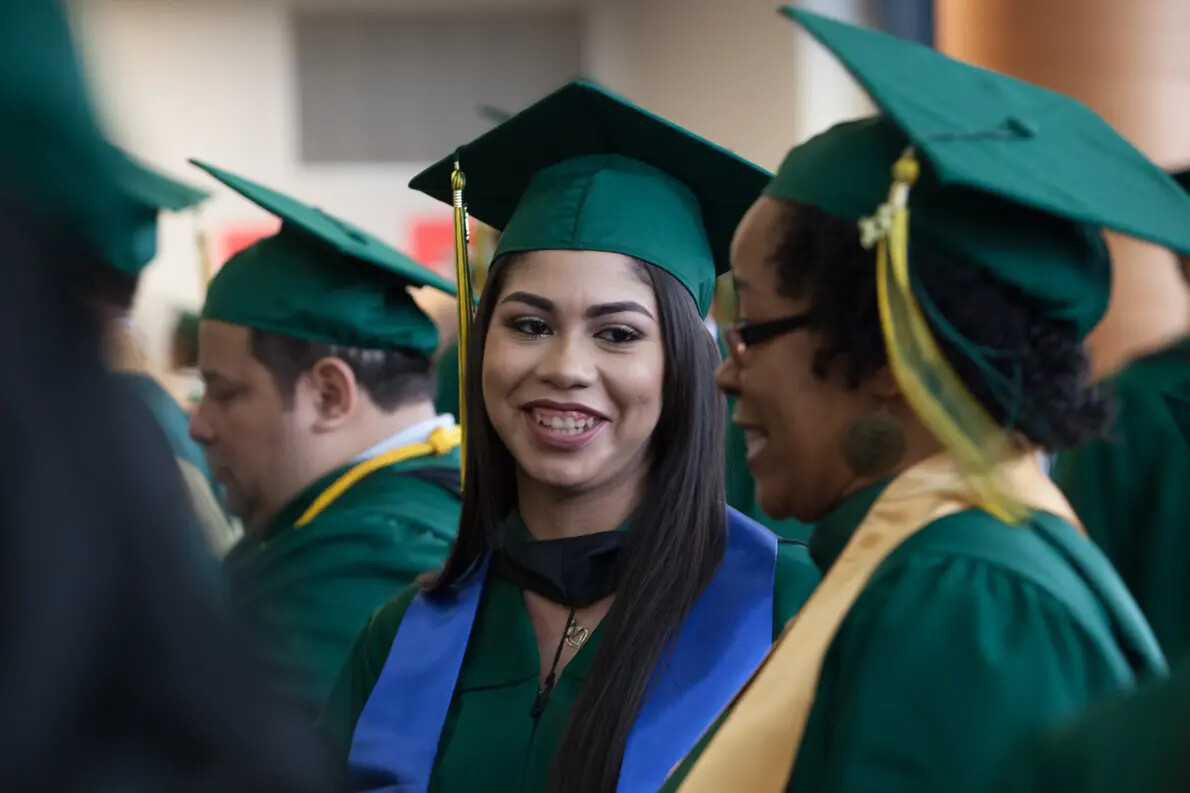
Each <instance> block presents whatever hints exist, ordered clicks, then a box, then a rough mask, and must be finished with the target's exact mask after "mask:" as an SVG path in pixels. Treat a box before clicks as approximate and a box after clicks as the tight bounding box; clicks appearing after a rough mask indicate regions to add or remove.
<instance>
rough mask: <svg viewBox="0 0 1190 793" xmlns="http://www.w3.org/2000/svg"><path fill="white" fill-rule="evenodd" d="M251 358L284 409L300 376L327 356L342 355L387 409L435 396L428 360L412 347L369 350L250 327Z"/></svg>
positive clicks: (344, 360)
mask: <svg viewBox="0 0 1190 793" xmlns="http://www.w3.org/2000/svg"><path fill="white" fill-rule="evenodd" d="M251 349H252V356H253V357H254V358H256V359H257V360H258V361H260V362H261V363H262V364H263V365H264V367H265V368H266V369H268V370H269V373H270V374H271V375H272V376H273V382H275V383H276V384H277V390H278V391H280V392H281V398H282V400H283V401H284V403H285V407H286V408H289V407H292V406H293V399H294V393H295V390H296V388H297V381H298V379H299V378H300V377H301V376H302V375H303V374H305V373H306V372H308V371H310V369H311V368H313V366H314V364H316V363H318V362H319V361H321V360H322V359H323V358H338V359H339V360H341V361H343V362H344V363H345V364H347V365H348V366H350V367H351V371H352V373H353V374H354V375H355V379H356V382H358V383H359V384H360V387H361V388H363V389H364V391H365V392H366V393H367V394H368V396H369V397H370V398H371V399H372V401H373V402H375V403H376V406H377V407H379V408H380V409H381V410H383V411H384V412H385V413H392V412H393V411H394V410H396V409H397V408H399V407H401V406H403V405H408V404H411V403H414V402H421V401H424V400H431V399H433V398H434V387H435V385H434V370H433V366H432V364H431V362H430V359H429V358H428V357H426V356H424V355H422V354H420V353H416V352H413V351H411V350H368V349H363V348H360V347H347V346H342V345H337V344H325V343H323V342H317V341H310V340H308V339H299V338H297V337H296V336H287V335H285V334H282V333H273V332H271V331H266V330H258V329H256V328H253V329H252V338H251Z"/></svg>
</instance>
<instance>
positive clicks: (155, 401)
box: [112, 372, 219, 493]
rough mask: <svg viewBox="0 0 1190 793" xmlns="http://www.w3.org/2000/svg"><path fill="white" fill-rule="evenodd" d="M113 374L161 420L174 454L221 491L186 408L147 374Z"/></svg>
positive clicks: (215, 489) (160, 422)
mask: <svg viewBox="0 0 1190 793" xmlns="http://www.w3.org/2000/svg"><path fill="white" fill-rule="evenodd" d="M112 376H113V377H116V378H118V379H119V380H122V381H123V382H124V383H126V384H127V385H128V386H129V387H130V388H131V389H132V391H133V393H135V394H136V396H137V397H138V398H139V399H140V400H141V402H143V403H144V404H145V406H146V407H148V408H149V412H150V413H152V414H153V418H155V419H156V420H157V424H158V426H160V427H161V431H162V432H163V433H165V439H166V440H167V441H168V442H169V447H170V449H172V450H173V453H174V457H177V458H178V459H180V460H185V461H186V462H188V463H190V464H191V465H193V466H194V467H195V468H197V469H198V470H199V471H200V472H201V473H202V475H203V476H205V477H206V478H207V479H208V480H210V481H211V487H212V490H213V492H215V493H218V492H219V489H218V488H217V487H216V485H215V481H214V480H213V479H212V478H211V469H210V467H209V466H208V465H207V456H206V454H204V453H203V450H202V449H201V448H200V447H199V445H198V444H197V443H195V442H194V439H193V438H191V437H190V416H188V415H187V414H186V411H184V410H182V408H181V406H180V405H178V403H177V402H175V401H174V398H173V397H172V396H170V395H169V393H168V392H167V391H166V390H165V389H164V388H162V387H161V384H160V383H158V382H157V381H156V380H155V379H154V378H152V377H151V376H149V375H147V374H142V373H140V372H113V373H112Z"/></svg>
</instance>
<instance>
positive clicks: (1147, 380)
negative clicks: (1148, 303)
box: [1053, 340, 1190, 658]
mask: <svg viewBox="0 0 1190 793" xmlns="http://www.w3.org/2000/svg"><path fill="white" fill-rule="evenodd" d="M1111 385H1112V387H1113V390H1114V392H1115V395H1116V399H1117V402H1118V406H1119V413H1118V416H1117V418H1116V423H1115V426H1114V428H1113V429H1112V433H1111V436H1110V438H1109V439H1107V440H1102V441H1090V442H1087V443H1084V444H1082V445H1081V446H1078V447H1076V448H1074V449H1072V450H1070V451H1066V452H1063V453H1062V454H1060V455H1058V457H1057V459H1056V461H1055V463H1054V469H1053V478H1054V481H1055V482H1057V483H1058V485H1059V487H1061V488H1062V490H1063V492H1064V493H1065V494H1066V497H1067V499H1069V501H1070V503H1071V505H1072V506H1073V507H1074V509H1075V511H1076V512H1077V513H1078V515H1079V517H1080V518H1081V519H1082V521H1083V524H1084V526H1086V529H1087V533H1088V535H1090V537H1091V538H1092V539H1093V540H1095V542H1096V543H1098V545H1099V546H1100V547H1101V548H1102V549H1103V551H1104V553H1105V554H1107V557H1108V558H1109V559H1111V561H1112V563H1113V564H1114V565H1115V566H1116V569H1117V570H1119V571H1120V575H1121V577H1122V578H1123V579H1124V582H1125V583H1126V584H1127V585H1128V587H1129V589H1130V590H1131V591H1132V594H1133V596H1134V597H1135V598H1136V600H1137V602H1138V603H1139V604H1140V606H1141V608H1142V609H1143V610H1144V612H1145V615H1146V616H1147V617H1148V619H1149V622H1150V623H1152V625H1153V630H1154V631H1155V632H1156V634H1157V638H1158V639H1159V640H1160V642H1161V646H1162V647H1163V648H1164V649H1165V652H1166V654H1167V655H1168V656H1169V657H1171V658H1180V657H1182V656H1183V655H1185V654H1186V653H1187V651H1190V575H1187V572H1188V570H1190V568H1188V565H1190V524H1188V523H1187V518H1188V516H1190V490H1188V489H1187V487H1186V485H1187V482H1190V446H1188V445H1187V441H1186V438H1185V436H1184V435H1183V431H1184V430H1185V429H1186V426H1185V422H1184V419H1185V416H1184V413H1183V412H1182V411H1181V410H1180V407H1181V404H1182V402H1181V400H1184V399H1186V398H1190V340H1183V341H1181V342H1179V343H1177V344H1175V345H1173V346H1171V347H1169V348H1168V349H1165V350H1163V351H1161V352H1158V353H1156V354H1154V355H1151V356H1148V357H1146V358H1142V359H1140V360H1137V361H1134V362H1133V363H1132V364H1131V365H1129V366H1128V367H1127V368H1126V369H1124V370H1123V371H1122V372H1120V374H1118V375H1117V376H1116V377H1115V378H1114V379H1113V380H1112V381H1111ZM1179 397H1181V399H1180V400H1179V399H1178V398H1179ZM1171 408H1172V409H1173V410H1171ZM1174 410H1177V413H1175V412H1173V411H1174ZM1179 419H1183V422H1182V424H1181V426H1179Z"/></svg>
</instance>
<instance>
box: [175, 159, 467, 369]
mask: <svg viewBox="0 0 1190 793" xmlns="http://www.w3.org/2000/svg"><path fill="white" fill-rule="evenodd" d="M191 162H192V163H194V165H196V166H198V167H199V168H201V169H203V170H204V171H206V172H207V173H209V174H210V175H211V176H213V177H215V178H216V179H218V180H219V181H220V182H222V183H223V184H225V185H227V186H228V187H230V188H231V189H232V190H235V191H236V192H237V193H239V194H240V195H242V196H244V197H245V198H247V199H248V200H249V201H252V202H253V203H255V204H257V205H258V206H260V207H262V208H263V209H265V210H268V211H269V212H271V213H273V214H274V215H276V216H277V217H279V218H281V230H280V231H278V232H277V233H276V234H275V235H273V236H272V237H268V238H267V239H264V240H260V241H259V242H256V243H254V244H253V245H250V246H249V247H248V248H246V249H244V250H243V251H240V252H239V253H237V254H236V255H235V256H233V257H232V258H231V259H229V260H228V261H227V263H226V264H224V265H223V267H222V268H221V269H220V270H219V272H218V273H217V274H216V276H215V277H214V278H213V279H212V280H211V284H210V286H209V288H208V291H207V299H206V302H205V304H204V305H203V310H202V318H203V319H213V320H219V321H221V322H227V323H230V324H233V325H244V326H246V327H250V328H257V329H260V330H267V331H272V332H274V333H281V334H285V335H287V336H295V337H298V338H302V339H309V340H311V341H317V342H322V343H326V344H339V345H344V346H351V347H361V348H364V349H405V350H411V351H414V352H417V353H420V354H423V355H428V354H430V353H432V352H433V351H434V350H435V349H436V348H437V347H438V329H437V328H436V326H435V325H434V322H433V321H432V320H431V319H430V318H429V317H428V316H426V314H425V313H424V312H423V311H422V310H421V309H420V308H418V306H417V303H416V302H414V300H413V297H412V295H411V294H410V293H409V288H410V287H420V286H429V287H433V288H434V289H438V290H439V291H442V292H446V293H447V294H450V295H453V294H455V287H454V284H452V283H451V282H450V281H447V280H446V279H445V278H442V277H441V276H439V275H438V274H436V273H434V272H433V271H431V270H428V269H426V268H425V267H422V266H421V265H420V264H418V263H417V262H415V261H414V260H413V259H410V258H409V257H407V256H405V255H404V254H402V253H399V252H398V251H396V250H394V249H393V248H391V247H389V246H388V245H386V244H385V243H383V242H381V241H380V240H379V239H377V238H376V237H374V236H372V235H371V234H368V233H367V232H366V231H364V230H363V229H360V228H358V227H356V226H353V225H351V224H350V223H347V222H345V221H342V220H339V219H338V218H336V217H332V216H331V215H329V214H327V213H326V212H323V211H322V210H320V209H316V208H314V207H312V206H309V205H307V204H304V203H302V202H300V201H297V200H296V199H293V198H290V197H289V196H286V195H282V194H281V193H278V192H276V191H275V190H270V189H269V188H267V187H264V186H263V185H259V184H257V183H255V182H252V181H250V180H248V179H245V178H243V177H241V176H236V175H235V174H232V173H229V172H227V171H224V170H221V169H219V168H216V167H214V166H212V165H207V164H205V163H201V162H198V161H196V160H191Z"/></svg>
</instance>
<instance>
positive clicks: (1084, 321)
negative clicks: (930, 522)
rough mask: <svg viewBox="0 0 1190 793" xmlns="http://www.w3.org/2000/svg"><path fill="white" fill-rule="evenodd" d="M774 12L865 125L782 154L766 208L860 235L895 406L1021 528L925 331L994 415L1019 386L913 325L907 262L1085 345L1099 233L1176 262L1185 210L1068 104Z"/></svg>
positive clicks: (995, 429)
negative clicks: (1030, 305)
mask: <svg viewBox="0 0 1190 793" xmlns="http://www.w3.org/2000/svg"><path fill="white" fill-rule="evenodd" d="M782 13H784V14H785V15H786V16H788V17H790V18H791V19H793V20H794V21H795V22H797V23H798V24H800V25H801V26H802V27H803V28H805V29H806V30H807V31H808V32H809V33H810V34H811V35H812V36H813V37H814V38H816V39H817V40H818V41H819V42H820V43H821V44H822V45H824V46H825V47H826V48H827V49H828V50H829V51H830V52H831V53H832V54H833V55H835V57H837V58H838V59H839V61H840V62H841V63H842V64H843V66H844V67H845V68H846V69H847V70H848V71H849V72H850V73H851V75H852V76H853V77H854V78H855V79H856V80H857V81H858V82H859V83H860V84H861V85H862V86H863V88H864V89H865V91H866V92H867V93H868V95H869V96H870V97H871V99H872V101H873V102H874V103H875V104H876V105H877V106H878V108H879V109H880V111H881V115H879V116H876V117H873V118H868V119H863V120H860V121H854V122H849V123H845V124H840V125H838V126H836V127H834V128H832V129H830V130H828V131H827V132H825V133H823V134H821V135H819V136H817V137H815V138H813V139H811V140H810V141H808V142H806V143H805V144H803V145H801V146H798V147H797V148H795V149H793V150H792V151H791V152H790V153H789V154H788V156H787V157H786V158H785V161H784V162H783V163H782V165H781V167H780V168H779V169H778V172H777V175H776V176H775V177H774V179H773V180H772V182H771V183H770V184H769V185H768V187H767V188H766V190H765V193H766V194H767V195H769V196H771V197H773V198H777V199H783V200H787V201H792V202H795V203H800V204H806V205H811V206H815V207H817V208H819V209H821V210H823V211H825V212H826V213H828V214H830V215H833V216H835V217H838V218H842V219H846V220H853V221H856V222H857V223H858V225H859V228H858V229H857V234H859V235H860V237H861V241H862V242H863V244H864V245H865V247H869V248H874V249H875V259H876V277H877V286H878V289H877V302H878V305H879V309H880V316H881V327H882V330H883V333H884V338H885V343H886V348H887V351H888V358H889V364H890V368H891V369H892V372H893V374H894V375H895V376H896V378H897V382H898V384H899V385H900V388H901V391H902V393H903V394H904V396H905V398H906V400H907V401H908V402H909V404H910V405H911V406H912V407H913V408H914V410H915V412H916V413H917V414H918V416H919V417H920V418H921V419H922V421H923V423H924V424H925V425H926V426H927V427H928V428H929V429H930V430H931V432H932V433H933V434H934V436H935V437H936V438H937V439H938V440H939V441H940V442H941V443H942V444H943V445H944V446H945V447H947V448H948V449H950V450H951V451H952V453H954V454H955V456H956V458H957V459H958V460H959V461H960V463H961V464H963V465H964V467H965V469H966V471H967V472H968V474H969V475H970V479H971V481H972V483H973V484H974V485H975V489H976V492H977V493H978V494H979V496H980V498H981V505H982V506H984V507H985V508H986V509H988V511H990V512H992V513H993V514H996V515H998V516H999V517H1002V518H1005V519H1010V520H1016V519H1019V518H1020V517H1022V516H1023V513H1022V511H1021V509H1020V508H1019V505H1018V504H1016V503H1014V499H1013V498H1012V497H1011V494H1010V493H1007V492H1006V491H1005V489H1004V488H1003V487H1002V485H1001V484H1000V483H999V482H997V481H995V476H994V473H993V471H994V463H995V462H997V461H999V460H1001V459H1003V458H1004V457H1006V456H1007V455H1008V454H1010V453H1011V452H1012V450H1013V443H1012V442H1011V440H1010V439H1009V435H1008V433H1007V432H1006V431H1005V428H1003V427H1000V426H998V425H997V424H996V423H995V422H994V421H993V420H992V418H991V417H990V416H989V415H988V414H987V412H986V411H985V410H984V408H983V407H982V405H980V404H979V402H978V401H977V400H976V399H975V398H974V397H973V396H971V394H970V393H969V392H968V391H967V389H966V387H965V385H964V384H963V383H962V381H961V380H960V378H959V377H958V375H957V374H956V373H955V372H954V370H953V369H952V368H951V367H950V365H949V363H948V362H947V361H946V358H945V356H944V355H943V354H942V352H941V350H940V348H939V347H938V345H937V343H936V341H935V339H934V337H933V332H932V329H931V326H933V328H934V329H936V330H937V331H938V332H940V333H944V334H946V336H947V338H948V340H949V341H951V342H952V344H953V345H954V347H955V348H956V349H959V350H962V351H963V354H966V355H968V356H969V357H971V358H972V360H973V361H975V362H976V363H977V365H979V367H980V369H981V371H984V372H985V373H986V374H987V377H988V379H989V383H990V384H991V385H992V387H993V391H996V390H997V389H998V391H999V393H1001V394H1002V395H1003V396H1002V398H1001V402H1002V403H1004V404H1003V406H1004V407H1005V409H1006V412H1008V413H1010V414H1011V413H1012V412H1013V408H1015V407H1019V406H1020V405H1019V398H1020V388H1021V386H1020V383H1019V382H1012V381H1009V382H1003V380H1004V378H1002V377H1001V382H998V383H997V382H995V380H996V378H997V377H1000V375H999V374H998V370H997V369H996V367H995V366H993V365H992V364H991V363H990V362H989V361H988V360H987V359H986V355H987V351H985V350H982V349H980V348H978V347H976V346H975V345H972V344H970V343H969V342H966V340H965V339H963V338H962V337H961V336H960V335H959V334H958V333H957V331H955V330H954V329H953V328H950V327H949V323H947V322H945V321H944V319H945V318H944V317H941V316H939V315H938V313H937V311H936V310H933V313H932V314H931V319H932V320H934V321H933V322H927V320H926V318H925V314H924V313H923V310H922V305H925V306H926V309H927V310H931V309H930V305H931V304H930V303H929V301H928V300H922V301H921V303H920V304H919V302H918V297H919V294H918V293H919V291H920V287H919V286H918V285H917V284H916V279H915V278H914V277H913V274H912V271H911V262H912V250H913V246H914V245H917V244H922V245H928V246H929V247H930V248H932V249H933V250H936V251H938V252H940V253H943V254H945V255H947V256H949V258H950V260H951V261H952V263H953V264H954V266H976V267H982V268H984V269H985V270H987V271H988V272H990V273H991V274H992V275H993V276H994V277H995V278H996V279H997V280H999V281H1000V282H1002V283H1005V284H1008V285H1011V286H1013V287H1016V288H1017V289H1019V290H1020V291H1021V292H1022V293H1024V294H1025V295H1027V296H1029V297H1031V298H1033V299H1034V300H1036V301H1038V302H1039V303H1040V304H1041V305H1042V306H1044V309H1045V311H1046V314H1047V315H1048V316H1050V317H1052V318H1056V319H1060V320H1063V321H1067V322H1069V323H1070V324H1071V326H1072V328H1073V329H1074V331H1075V332H1076V333H1077V334H1078V335H1079V336H1083V335H1085V334H1086V333H1088V332H1089V331H1090V330H1091V328H1092V327H1094V326H1095V324H1096V323H1098V321H1099V320H1100V318H1102V316H1103V313H1104V311H1105V310H1106V308H1107V302H1108V296H1109V293H1110V290H1111V267H1110V260H1109V257H1108V252H1107V247H1106V245H1105V243H1104V241H1103V239H1102V235H1101V233H1100V230H1101V229H1105V228H1106V229H1114V230H1116V231H1119V232H1122V233H1124V234H1128V235H1131V236H1134V237H1139V238H1141V239H1145V240H1149V241H1151V242H1155V243H1158V244H1160V245H1164V246H1167V247H1170V248H1173V249H1176V250H1182V251H1190V222H1188V221H1190V197H1188V196H1187V195H1186V193H1185V192H1184V191H1183V190H1182V189H1181V188H1179V187H1178V185H1177V184H1176V183H1175V182H1174V181H1173V179H1171V178H1170V177H1169V175H1168V174H1166V173H1165V172H1164V171H1162V170H1161V169H1160V168H1158V167H1157V166H1156V165H1154V164H1153V163H1152V162H1150V161H1149V160H1148V159H1147V158H1146V157H1145V156H1144V155H1143V154H1141V153H1140V152H1139V151H1137V150H1136V148H1135V147H1133V146H1132V145H1131V144H1130V143H1128V142H1127V141H1126V140H1124V138H1123V137H1121V136H1120V135H1119V133H1117V132H1116V131H1115V130H1114V129H1112V128H1111V127H1110V126H1109V125H1108V124H1107V123H1106V122H1104V121H1103V120H1102V119H1101V118H1099V117H1098V116H1097V115H1095V114H1094V113H1093V112H1092V111H1091V110H1090V109H1088V108H1087V107H1086V106H1085V105H1083V104H1081V103H1080V102H1078V101H1076V100H1074V99H1071V98H1069V97H1067V96H1063V95H1062V94H1058V93H1055V92H1053V91H1049V90H1047V89H1044V88H1041V87H1039V86H1035V85H1031V84H1029V83H1026V82H1023V81H1021V80H1017V79H1014V78H1011V77H1006V76H1004V75H1001V74H997V73H995V72H991V71H988V70H985V69H980V68H977V67H975V66H971V65H969V64H965V63H961V62H959V61H956V60H954V59H952V58H948V57H946V56H945V55H942V54H940V53H938V52H936V51H934V50H932V49H930V48H928V47H923V46H921V45H918V44H915V43H912V42H908V41H904V40H901V39H898V38H896V37H894V36H889V35H886V34H883V33H879V32H876V31H872V30H867V29H864V28H859V27H855V26H852V25H847V24H844V23H840V22H836V21H832V20H830V19H827V18H825V17H822V16H818V15H816V14H811V13H808V12H806V11H801V10H797V9H793V8H785V9H782ZM1026 407H1027V406H1026ZM1031 429H1032V427H1031ZM1038 432H1039V434H1041V435H1043V436H1044V433H1045V429H1044V428H1038Z"/></svg>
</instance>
